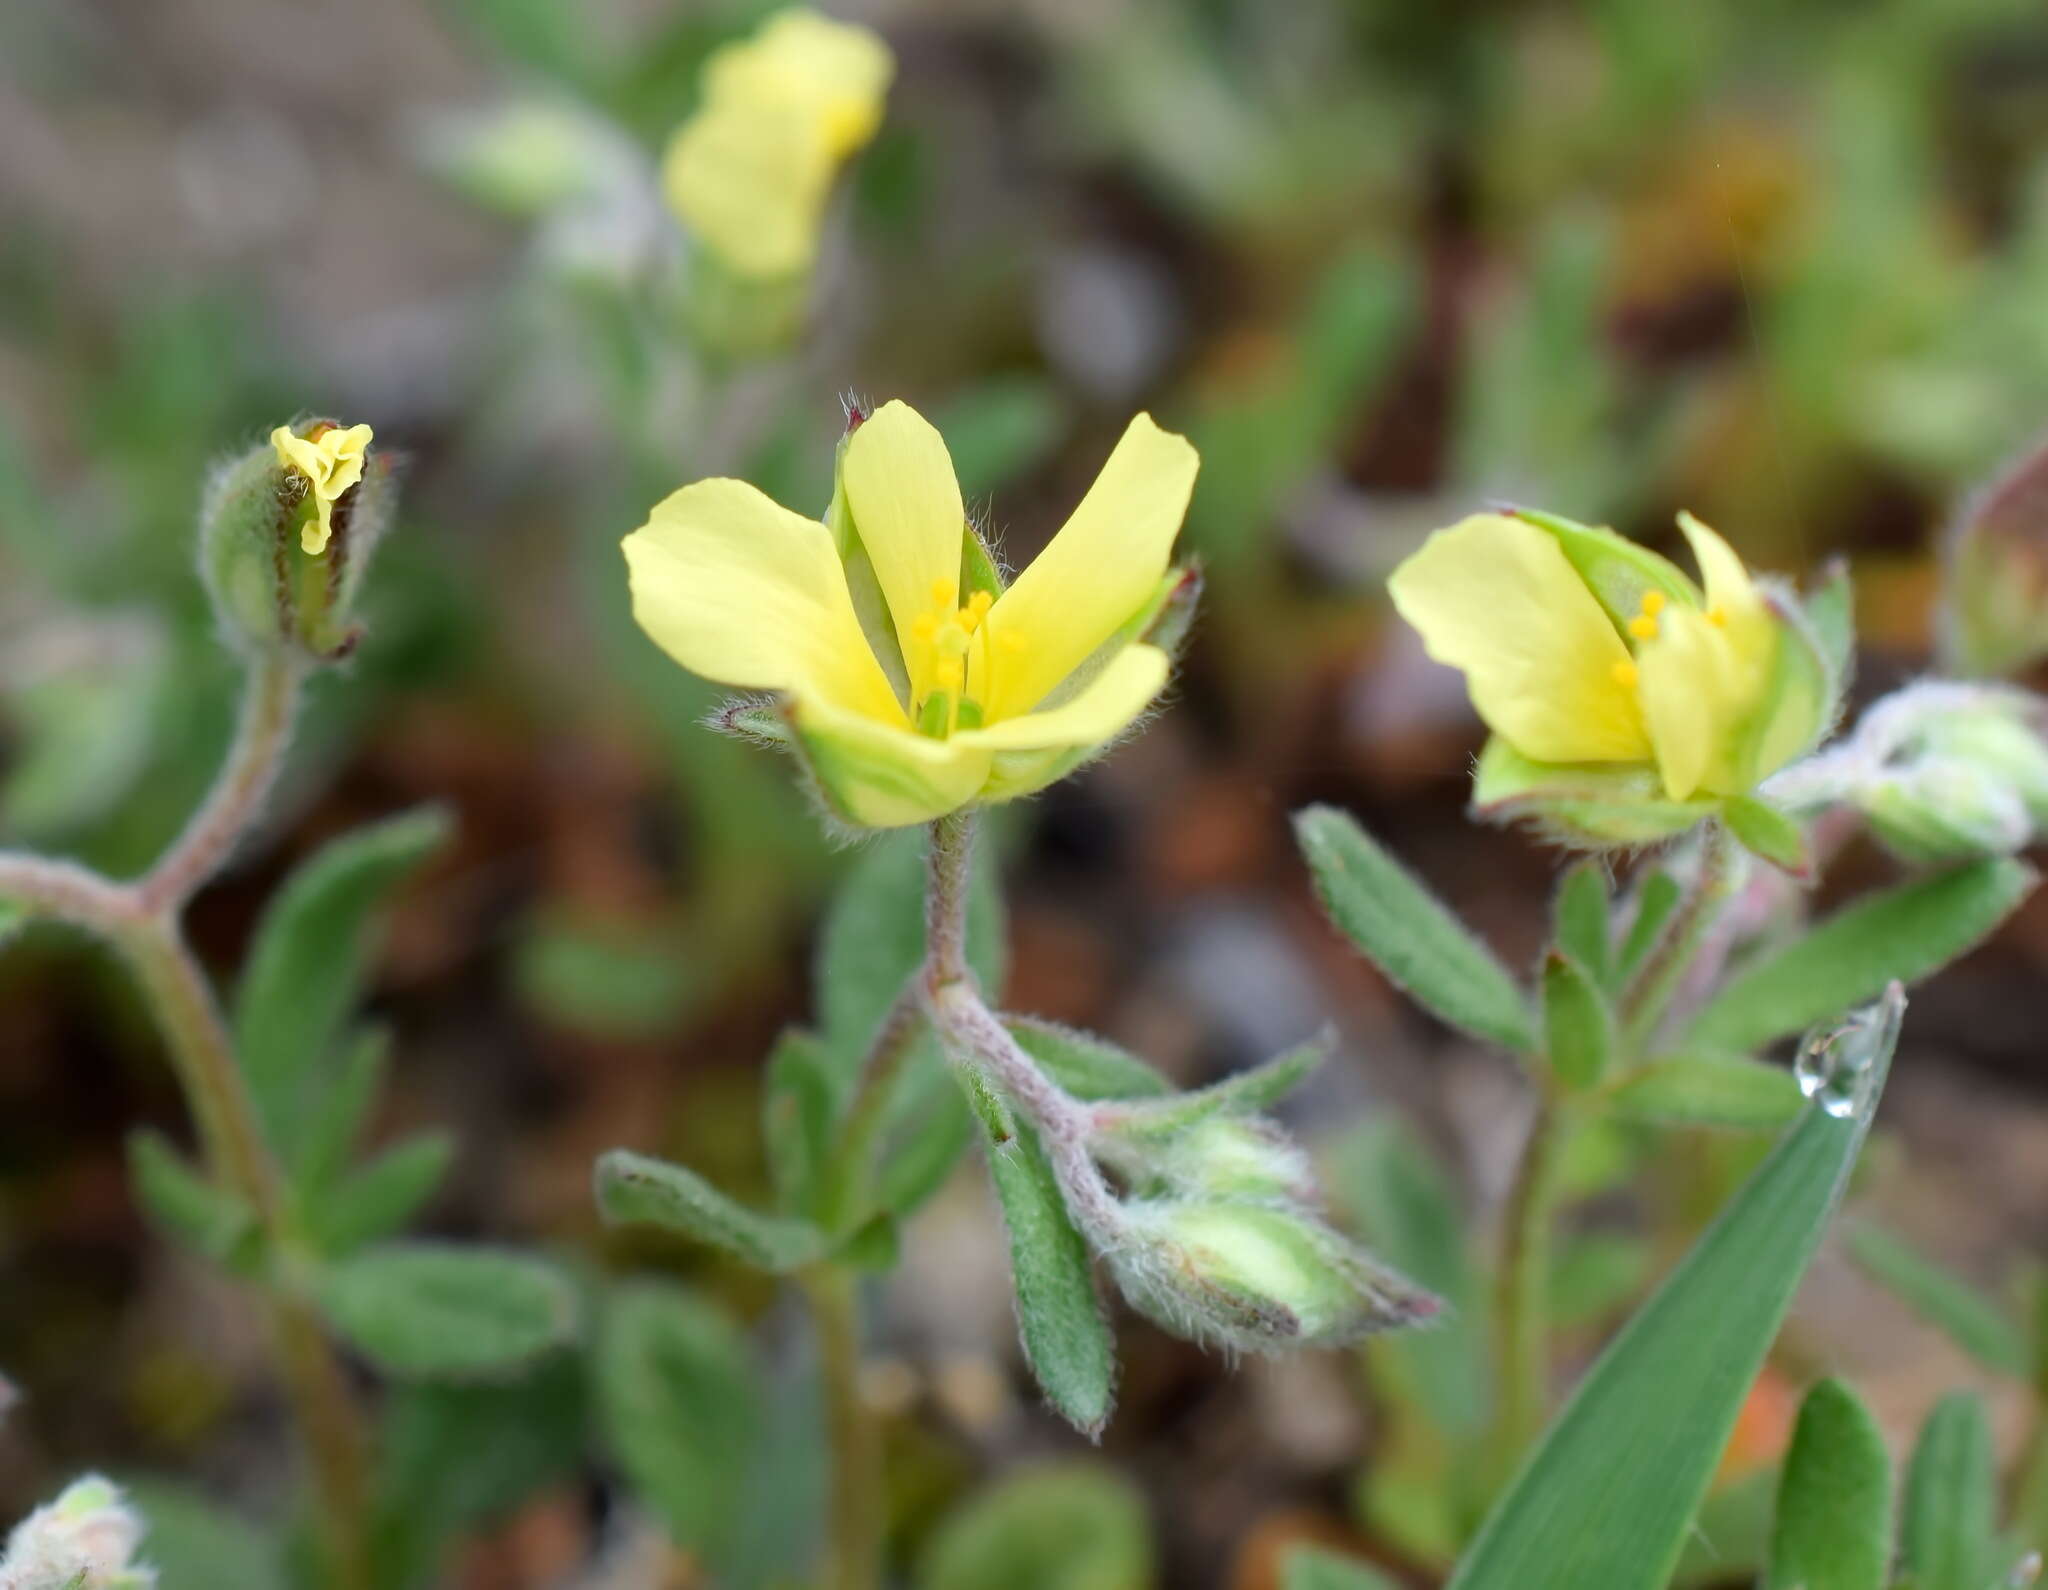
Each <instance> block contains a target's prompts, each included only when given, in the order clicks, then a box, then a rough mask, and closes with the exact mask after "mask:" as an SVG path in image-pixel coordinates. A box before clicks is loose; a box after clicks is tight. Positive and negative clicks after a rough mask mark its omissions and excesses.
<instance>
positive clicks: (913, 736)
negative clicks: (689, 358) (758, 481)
mask: <svg viewBox="0 0 2048 1590" xmlns="http://www.w3.org/2000/svg"><path fill="white" fill-rule="evenodd" d="M1196 464H1197V460H1196V457H1195V450H1194V449H1193V448H1192V447H1190V446H1189V445H1188V443H1187V441H1186V440H1185V439H1184V438H1182V437H1179V436H1175V435H1172V434H1171V433H1169V432H1167V431H1163V430H1161V429H1160V428H1159V427H1158V426H1157V425H1155V424H1153V422H1152V420H1151V418H1150V416H1148V415H1144V414H1141V415H1139V416H1138V417H1137V418H1136V419H1134V420H1132V421H1131V423H1130V426H1129V428H1128V429H1127V430H1126V431H1125V432H1124V435H1123V439H1122V440H1121V441H1120V442H1118V443H1117V446H1116V449H1115V451H1114V452H1112V453H1111V454H1110V457H1109V461H1108V462H1107V463H1106V464H1105V465H1104V466H1103V469H1102V473H1101V474H1100V475H1099V476H1098V477H1097V478H1096V481H1095V484H1094V485H1093V486H1092V487H1091V488H1090V489H1089V491H1088V494H1087V495H1086V496H1085V497H1083V498H1082V499H1081V504H1080V506H1079V507H1078V508H1076V509H1075V510H1074V512H1073V515H1072V517H1070V518H1069V519H1068V520H1067V523H1066V525H1065V527H1064V528H1063V529H1062V530H1061V531H1060V532H1059V534H1058V535H1057V536H1056V537H1054V538H1053V541H1052V543H1051V544H1050V545H1049V546H1047V548H1046V549H1045V551H1044V552H1043V553H1041V554H1040V555H1039V557H1038V560H1037V561H1036V562H1034V563H1033V564H1032V565H1031V567H1030V568H1028V569H1026V570H1025V571H1024V572H1023V573H1022V574H1020V575H1019V576H1018V577H1017V579H1016V581H1015V583H1014V584H1011V585H1010V586H1009V587H1008V588H1007V589H1005V588H1004V587H1003V585H1002V583H1001V580H1000V578H999V577H998V576H997V574H996V571H995V567H994V564H993V562H992V561H991V560H990V558H989V556H988V554H987V551H986V549H985V548H984V547H983V546H982V544H981V540H980V538H979V536H977V535H976V534H975V532H974V530H973V528H972V527H971V526H970V525H969V524H968V523H967V514H966V510H965V509H964V507H963V506H962V504H961V499H960V486H959V483H958V481H957V480H956V479H955V478H954V475H953V463H952V459H951V458H950V457H949V456H948V454H947V452H946V444H945V443H944V442H943V441H942V440H941V439H940V437H939V433H938V432H937V431H935V430H934V429H933V428H932V427H931V426H930V425H929V424H928V423H927V422H926V421H925V420H924V419H923V417H922V416H920V415H919V414H918V413H917V412H916V411H915V410H913V409H911V408H909V407H908V406H907V405H905V404H903V403H890V404H887V405H886V406H884V407H883V408H882V409H881V410H879V411H878V412H877V413H876V414H875V415H874V416H873V417H872V418H870V419H869V420H867V422H866V423H865V424H862V425H860V426H858V428H857V429H855V430H854V431H853V432H852V434H851V435H850V436H849V437H848V438H847V440H846V442H845V444H844V446H843V448H842V450H841V454H840V464H839V478H838V486H837V489H836V491H835V493H834V497H833V503H832V509H831V513H830V516H829V522H821V521H819V520H816V519H807V518H805V517H804V516H803V515H801V514H797V513H792V512H790V511H789V510H788V509H786V508H782V507H779V506H777V505H776V504H775V503H774V502H772V501H771V500H770V499H769V498H768V497H766V496H765V495H763V494H762V493H761V492H760V491H758V490H756V489H755V488H754V487H752V486H749V485H746V484H745V483H743V482H741V481H737V480H702V481H699V482H697V483H696V484H695V485H693V486H686V487H684V488H683V489H682V490H681V491H678V492H676V493H675V494H674V495H673V496H671V497H669V498H667V499H666V500H665V501H663V502H661V503H659V504H657V505H656V507H655V509H654V511H653V513H652V514H651V515H650V516H649V518H648V521H647V523H646V524H644V525H642V526H641V527H640V528H639V529H638V530H636V531H634V532H633V533H632V534H631V535H629V536H628V537H626V541H625V552H626V564H627V570H628V573H629V575H630V578H631V581H632V589H633V611H634V616H635V617H636V618H637V619H638V620H639V622H640V626H641V627H642V628H643V629H645V630H646V631H647V633H648V634H649V635H651V636H652V637H653V638H654V640H655V641H656V643H657V644H659V645H660V646H661V647H662V649H663V650H665V651H666V652H668V654H669V655H670V656H671V657H673V658H675V659H676V661H677V662H679V663H681V664H682V665H683V666H684V667H685V668H688V669H690V670H691V671H692V672H693V673H698V674H701V675H703V676H704V677H705V678H707V679H713V680H716V681H718V682H719V683H721V684H727V685H733V686H737V687H739V688H741V689H745V690H762V691H772V692H774V693H775V694H776V695H777V696H779V697H780V698H781V700H782V704H783V712H784V716H785V720H786V722H787V723H788V725H789V726H790V728H791V729H792V730H793V732H794V737H795V741H796V743H797V745H798V746H799V748H800V749H801V751H802V752H803V754H804V756H805V759H806V761H807V762H808V764H809V766H810V769H811V771H812V773H813V774H814V775H815V776H816V779H817V781H818V784H819V786H820V788H821V789H822V790H823V792H824V795H825V797H826V800H827V802H828V803H829V804H830V806H831V807H832V809H833V810H834V811H835V812H837V813H838V814H839V815H840V816H842V817H844V818H846V819H847V820H849V821H851V822H854V823H857V824H860V825H863V826H866V827H872V828H891V827H899V826H902V825H905V824H910V823H919V822H925V821H928V820H930V819H931V818H934V817H938V816H942V815H943V814H945V813H947V812H950V811H953V810H955V809H956V808H958V807H961V806H964V805H967V804H968V803H970V802H974V801H998V800H1008V799H1010V798H1012V797H1014V796H1018V795H1024V794H1028V793H1030V792H1031V791H1033V790H1036V789H1040V788H1043V787H1044V786H1045V785H1046V784H1049V783H1051V782H1052V781H1053V780H1054V779H1056V778H1059V777H1061V776H1063V775H1064V774H1066V773H1067V772H1069V771H1071V770H1072V769H1073V768H1075V767H1077V766H1079V765H1080V764H1081V763H1082V762H1084V761H1087V760H1088V759H1089V758H1091V757H1093V756H1095V755H1098V754H1100V752H1101V751H1102V750H1103V749H1105V748H1106V747H1107V745H1108V744H1109V743H1110V742H1111V741H1113V740H1115V739H1116V738H1117V737H1118V736H1119V735H1121V734H1122V733H1123V732H1124V731H1125V730H1126V729H1128V728H1129V727H1130V725H1131V724H1132V722H1133V721H1134V720H1135V719H1136V718H1137V717H1138V716H1139V714H1141V713H1142V712H1143V711H1144V710H1145V709H1146V707H1147V706H1149V705H1150V704H1151V702H1152V700H1153V698H1154V697H1155V696H1157V695H1158V694H1159V691H1160V689H1161V688H1162V687H1163V686H1164V685H1165V683H1166V676H1167V669H1168V658H1167V654H1166V652H1165V651H1163V650H1162V649H1161V648H1160V647H1159V646H1157V645H1153V644H1149V643H1147V640H1146V639H1145V636H1146V633H1147V632H1148V630H1149V629H1150V628H1151V626H1152V625H1153V623H1154V621H1155V620H1156V619H1157V618H1158V617H1159V616H1160V614H1161V611H1162V608H1163V607H1164V605H1165V603H1166V601H1167V599H1168V597H1169V596H1171V595H1173V594H1174V593H1175V592H1176V591H1177V589H1178V588H1179V587H1181V586H1182V585H1183V584H1184V583H1185V581H1184V579H1183V577H1182V576H1180V575H1177V574H1170V573H1169V571H1168V567H1167V560H1168V556H1169V554H1170V552H1171V551H1172V547H1173V542H1174V538H1175V536H1176V535H1177V534H1178V533H1179V530H1180V523H1181V517H1182V515H1183V514H1184V513H1185V512H1186V510H1187V503H1188V496H1189V493H1190V492H1191V491H1192V490H1193V488H1194V481H1195V470H1196ZM1188 578H1189V579H1191V577H1188Z"/></svg>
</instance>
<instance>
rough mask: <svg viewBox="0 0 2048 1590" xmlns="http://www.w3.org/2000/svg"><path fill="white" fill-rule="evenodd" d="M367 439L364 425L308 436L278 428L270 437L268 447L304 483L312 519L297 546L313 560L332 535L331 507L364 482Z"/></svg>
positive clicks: (317, 429)
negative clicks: (356, 484)
mask: <svg viewBox="0 0 2048 1590" xmlns="http://www.w3.org/2000/svg"><path fill="white" fill-rule="evenodd" d="M370 437H371V431H370V427H369V426H367V425H351V426H349V427H348V428H347V429H346V430H344V429H342V428H341V427H340V426H338V425H316V426H314V427H313V434H312V435H310V436H300V435H298V434H296V433H295V432H294V431H293V430H292V429H291V427H290V426H288V425H280V426H278V428H277V429H276V430H274V431H272V432H271V433H270V445H271V446H272V447H274V448H276V449H277V456H278V458H279V459H280V460H281V461H282V462H283V463H284V465H285V467H286V468H288V469H293V470H296V471H297V472H298V473H299V474H301V475H303V476H304V477H305V479H306V485H307V491H308V494H309V495H310V496H311V497H312V499H313V518H312V520H311V521H310V522H309V523H308V524H307V525H306V526H305V528H304V529H303V530H301V531H300V532H299V545H300V546H301V547H303V548H304V549H305V550H306V551H307V552H309V553H311V554H312V555H313V556H314V557H318V556H319V555H320V554H321V553H323V552H325V551H326V550H327V538H328V537H329V536H330V535H332V534H333V533H334V504H335V503H336V502H337V501H338V500H339V499H340V497H341V495H342V493H344V492H345V491H347V490H348V489H349V487H351V486H353V485H354V484H355V483H356V482H357V481H359V480H361V479H362V478H363V459H364V456H365V454H367V453H368V451H369V447H370Z"/></svg>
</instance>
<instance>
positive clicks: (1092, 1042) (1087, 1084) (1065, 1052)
mask: <svg viewBox="0 0 2048 1590" xmlns="http://www.w3.org/2000/svg"><path fill="white" fill-rule="evenodd" d="M1003 1025H1004V1026H1005V1027H1007V1028H1009V1030H1010V1036H1011V1037H1013V1038H1015V1039H1016V1040H1017V1042H1018V1043H1019V1044H1020V1045H1022V1046H1023V1049H1024V1052H1025V1053H1026V1054H1028V1055H1030V1056H1031V1058H1032V1059H1034V1060H1036V1061H1037V1062H1038V1064H1039V1067H1040V1069H1042V1070H1043V1071H1044V1072H1045V1074H1046V1075H1047V1076H1049V1077H1051V1078H1052V1079H1053V1081H1055V1082H1057V1083H1058V1084H1059V1085H1060V1086H1061V1087H1063V1088H1065V1089H1066V1090H1067V1091H1068V1092H1069V1093H1071V1094H1073V1095H1074V1097H1075V1098H1077V1099H1143V1098H1152V1097H1156V1096H1158V1095H1161V1094H1166V1093H1171V1092H1172V1091H1173V1085H1172V1084H1171V1083H1169V1082H1168V1081H1167V1080H1166V1078H1165V1077H1163V1076H1161V1075H1160V1074H1159V1073H1158V1072H1157V1071H1156V1070H1154V1069H1153V1068H1152V1066H1151V1065H1150V1064H1149V1063H1148V1062H1146V1061H1144V1060H1140V1059H1139V1058H1138V1057H1137V1056H1136V1055H1134V1054H1132V1053H1131V1052H1130V1051H1129V1050H1127V1049H1120V1048H1118V1047H1117V1046H1116V1045H1115V1044H1113V1043H1111V1042H1110V1041H1109V1040H1108V1039H1106V1038H1098V1037H1096V1036H1095V1035H1094V1034H1093V1033H1086V1032H1075V1031H1073V1030H1072V1029H1071V1028H1067V1027H1062V1026H1059V1025H1058V1024H1057V1023H1055V1022H1050V1021H1041V1020H1039V1019H1038V1018H1037V1017H1035V1016H1005V1017H1004V1018H1003Z"/></svg>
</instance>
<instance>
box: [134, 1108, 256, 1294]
mask: <svg viewBox="0 0 2048 1590" xmlns="http://www.w3.org/2000/svg"><path fill="white" fill-rule="evenodd" d="M128 1174H129V1177H130V1179H131V1180H132V1182H133V1183H134V1187H135V1196H136V1198H137V1199H138V1200H139V1201H140V1202H141V1204H142V1207H143V1208H144V1209H145V1210H146V1211H148V1214H149V1217H150V1218H151V1219H152V1220H154V1221H155V1222H156V1223H157V1225H158V1226H160V1227H161V1228H162V1229H163V1232H164V1234H165V1235H166V1236H168V1237H171V1238H172V1239H174V1240H175V1241H178V1242H182V1243H184V1244H185V1245H186V1246H188V1247H190V1248H193V1249H194V1250H196V1251H197V1252H199V1253H202V1254H204V1255H205V1256H206V1257H207V1258H209V1259H212V1260H213V1261H214V1262H215V1263H216V1264H225V1265H227V1266H229V1267H230V1268H232V1269H246V1268H247V1267H248V1266H249V1265H250V1264H252V1263H253V1262H254V1261H255V1259H256V1257H257V1255H258V1253H259V1252H260V1250H261V1237H260V1234H259V1233H258V1231H257V1229H256V1211H255V1210H253V1209H251V1208H250V1207H249V1205H248V1204H247V1203H246V1202H244V1201H243V1200H242V1199H240V1198H237V1197H236V1196H235V1195H234V1194H233V1193H231V1192H229V1191H228V1190H227V1189H226V1188H224V1187H220V1186H217V1185H215V1184H214V1183H213V1182H212V1181H209V1180H208V1179H207V1178H206V1177H205V1176H204V1175H202V1174H201V1173H200V1172H199V1171H198V1170H196V1169H194V1168H193V1167H192V1166H191V1165H190V1164H189V1163H188V1162H187V1161H186V1159H185V1156H184V1155H182V1154H180V1153H179V1152H178V1151H177V1149H175V1148H173V1147H172V1146H171V1144H170V1141H169V1140H168V1139H167V1138H165V1137H164V1136H163V1134H162V1133H160V1132H152V1131H149V1130H147V1129H142V1130H138V1131H134V1132H131V1133H129V1134H128Z"/></svg>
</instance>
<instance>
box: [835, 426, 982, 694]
mask: <svg viewBox="0 0 2048 1590" xmlns="http://www.w3.org/2000/svg"><path fill="white" fill-rule="evenodd" d="M839 467H840V479H841V481H842V483H843V484H844V485H845V488H846V500H847V505H848V506H849V507H850V508H851V509H852V510H853V525H854V531H855V533H856V534H857V535H858V536H859V537H860V544H861V547H862V549H863V550H864V551H865V552H866V553H867V555H868V561H869V562H870V563H872V564H873V565H874V568H875V579H876V580H877V581H878V582H879V583H880V585H881V587H882V595H883V596H884V597H885V598H886V599H887V601H888V603H889V616H890V618H891V619H892V620H893V621H894V622H895V625H896V639H897V640H898V642H899V643H900V644H901V645H902V647H903V658H904V661H905V663H906V664H907V665H908V667H909V669H910V679H911V694H912V696H913V697H917V696H922V695H923V694H924V692H925V690H926V689H928V688H929V686H930V668H931V656H930V653H931V649H932V648H931V646H930V645H929V644H928V643H925V642H921V641H920V640H919V639H918V637H917V635H916V633H915V631H916V626H917V621H918V619H919V618H920V617H921V616H925V615H932V616H937V617H945V616H949V615H950V614H951V613H952V612H953V610H954V608H956V607H957V606H958V605H959V600H960V537H961V534H962V531H963V530H964V528H965V526H966V523H967V510H966V509H965V507H963V506H962V504H961V501H960V482H959V481H958V479H956V478H955V476H954V474H953V459H952V456H951V455H950V454H949V453H948V452H947V451H946V444H945V442H944V440H943V439H942V438H941V437H940V435H939V433H938V432H937V431H935V430H933V429H932V427H931V424H930V422H929V421H927V420H926V419H925V417H924V416H923V415H922V414H919V413H918V412H917V410H916V409H914V408H912V407H911V406H910V405H909V404H908V403H902V402H895V403H885V404H883V405H882V406H881V407H880V408H879V409H877V410H876V411H875V412H874V413H873V414H872V415H870V416H869V417H868V419H867V422H866V423H865V424H863V425H862V426H861V427H860V429H859V430H857V431H855V432H854V433H853V435H851V436H850V437H848V438H847V440H846V452H845V455H844V457H843V458H842V459H841V460H840V466H839Z"/></svg>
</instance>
